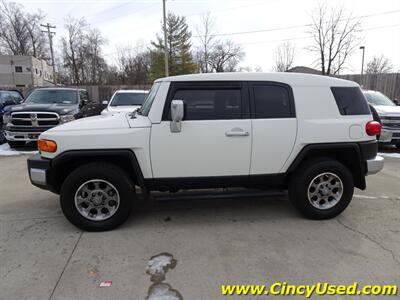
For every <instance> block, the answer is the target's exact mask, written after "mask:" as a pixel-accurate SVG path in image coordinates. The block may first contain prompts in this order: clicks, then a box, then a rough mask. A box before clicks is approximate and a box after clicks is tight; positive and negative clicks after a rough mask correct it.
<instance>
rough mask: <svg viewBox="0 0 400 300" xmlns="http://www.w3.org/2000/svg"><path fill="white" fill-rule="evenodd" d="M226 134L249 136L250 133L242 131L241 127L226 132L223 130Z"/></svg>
mask: <svg viewBox="0 0 400 300" xmlns="http://www.w3.org/2000/svg"><path fill="white" fill-rule="evenodd" d="M225 135H226V136H249V135H250V133H249V132H248V131H244V130H243V129H242V128H233V129H231V130H229V131H227V132H225Z"/></svg>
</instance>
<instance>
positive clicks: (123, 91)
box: [116, 90, 149, 94]
mask: <svg viewBox="0 0 400 300" xmlns="http://www.w3.org/2000/svg"><path fill="white" fill-rule="evenodd" d="M116 93H134V94H138V93H140V94H148V93H149V91H145V90H118V91H116Z"/></svg>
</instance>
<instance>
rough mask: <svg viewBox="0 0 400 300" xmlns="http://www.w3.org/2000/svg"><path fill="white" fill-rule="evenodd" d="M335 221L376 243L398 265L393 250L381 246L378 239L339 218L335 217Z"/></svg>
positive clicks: (399, 263)
mask: <svg viewBox="0 0 400 300" xmlns="http://www.w3.org/2000/svg"><path fill="white" fill-rule="evenodd" d="M336 222H337V223H339V224H340V225H342V226H343V227H344V228H346V229H347V230H349V231H351V232H354V233H357V234H358V235H361V236H362V237H364V238H365V239H367V240H368V241H370V242H372V243H374V244H375V245H377V246H378V247H379V248H381V249H382V250H384V251H385V252H387V253H389V254H390V255H391V256H392V258H393V260H394V262H395V263H397V264H398V265H399V266H400V260H399V259H398V258H397V257H396V255H395V254H394V251H393V250H391V249H389V248H386V247H385V246H383V245H382V244H381V243H379V242H378V241H376V240H375V239H373V238H372V237H370V236H369V235H368V234H367V233H365V232H362V231H360V230H358V229H355V228H353V227H351V226H350V225H347V224H345V223H343V222H342V221H341V220H339V219H336Z"/></svg>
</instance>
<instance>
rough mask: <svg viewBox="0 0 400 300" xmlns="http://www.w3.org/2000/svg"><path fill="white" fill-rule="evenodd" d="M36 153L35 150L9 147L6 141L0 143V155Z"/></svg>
mask: <svg viewBox="0 0 400 300" xmlns="http://www.w3.org/2000/svg"><path fill="white" fill-rule="evenodd" d="M36 153H38V151H37V150H30V151H20V150H16V149H11V148H10V146H9V145H8V144H7V143H5V144H3V145H0V156H16V155H24V154H36Z"/></svg>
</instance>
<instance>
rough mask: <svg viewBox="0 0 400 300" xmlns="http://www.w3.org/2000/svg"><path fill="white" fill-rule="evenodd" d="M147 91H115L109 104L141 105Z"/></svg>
mask: <svg viewBox="0 0 400 300" xmlns="http://www.w3.org/2000/svg"><path fill="white" fill-rule="evenodd" d="M146 96H147V93H117V94H115V95H114V97H113V98H112V100H111V104H110V106H130V105H142V104H143V101H144V99H145V98H146Z"/></svg>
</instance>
